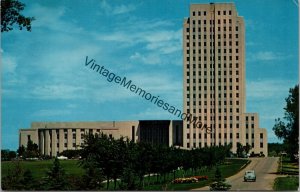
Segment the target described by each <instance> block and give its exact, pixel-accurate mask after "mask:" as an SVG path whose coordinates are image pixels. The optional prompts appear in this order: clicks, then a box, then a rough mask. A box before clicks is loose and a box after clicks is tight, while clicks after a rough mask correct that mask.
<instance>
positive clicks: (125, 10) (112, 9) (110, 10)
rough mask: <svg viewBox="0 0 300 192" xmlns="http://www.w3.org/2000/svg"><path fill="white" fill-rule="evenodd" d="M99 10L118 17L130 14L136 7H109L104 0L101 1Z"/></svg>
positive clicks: (131, 5)
mask: <svg viewBox="0 0 300 192" xmlns="http://www.w3.org/2000/svg"><path fill="white" fill-rule="evenodd" d="M100 8H101V9H102V11H104V13H105V14H107V15H119V14H125V13H129V12H132V11H134V10H135V9H136V5H133V4H128V5H118V6H115V7H114V6H111V5H110V4H109V3H107V2H106V1H105V0H103V1H101V3H100Z"/></svg>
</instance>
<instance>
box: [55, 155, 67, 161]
mask: <svg viewBox="0 0 300 192" xmlns="http://www.w3.org/2000/svg"><path fill="white" fill-rule="evenodd" d="M57 159H59V160H67V159H68V157H65V156H63V155H62V156H59V157H57Z"/></svg>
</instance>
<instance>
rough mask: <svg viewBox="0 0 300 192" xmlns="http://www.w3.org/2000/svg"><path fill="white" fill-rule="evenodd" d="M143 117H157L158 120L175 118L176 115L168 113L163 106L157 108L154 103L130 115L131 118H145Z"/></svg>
mask: <svg viewBox="0 0 300 192" xmlns="http://www.w3.org/2000/svg"><path fill="white" fill-rule="evenodd" d="M145 117H147V119H158V120H159V119H161V120H169V119H176V116H174V115H173V114H170V113H169V112H168V111H166V110H164V109H163V108H159V107H157V106H154V105H153V107H151V108H147V109H146V110H145V111H142V112H139V113H137V114H133V115H131V118H132V119H141V120H147V119H145Z"/></svg>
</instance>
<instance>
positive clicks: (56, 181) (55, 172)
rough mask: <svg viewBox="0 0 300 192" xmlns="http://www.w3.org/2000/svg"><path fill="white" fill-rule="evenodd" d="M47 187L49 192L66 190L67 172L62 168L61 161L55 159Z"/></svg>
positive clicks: (49, 172) (48, 175)
mask: <svg viewBox="0 0 300 192" xmlns="http://www.w3.org/2000/svg"><path fill="white" fill-rule="evenodd" d="M45 181H46V183H45V185H46V186H45V187H46V189H47V190H66V189H67V181H66V174H65V170H64V169H63V168H62V167H61V165H60V163H59V160H58V159H57V158H55V159H54V162H53V165H52V167H51V168H50V169H49V171H48V172H47V177H46V180H45Z"/></svg>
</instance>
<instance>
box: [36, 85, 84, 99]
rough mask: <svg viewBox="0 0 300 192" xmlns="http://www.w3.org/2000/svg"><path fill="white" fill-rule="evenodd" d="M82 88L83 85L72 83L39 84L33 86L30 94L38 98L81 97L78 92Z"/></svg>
mask: <svg viewBox="0 0 300 192" xmlns="http://www.w3.org/2000/svg"><path fill="white" fill-rule="evenodd" d="M83 90H84V88H83V87H75V86H72V85H63V84H60V85H55V84H49V85H40V86H37V87H34V88H33V90H32V91H31V96H32V97H34V98H35V97H37V98H39V99H74V98H79V97H81V95H80V94H79V93H80V92H82V91H83Z"/></svg>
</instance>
